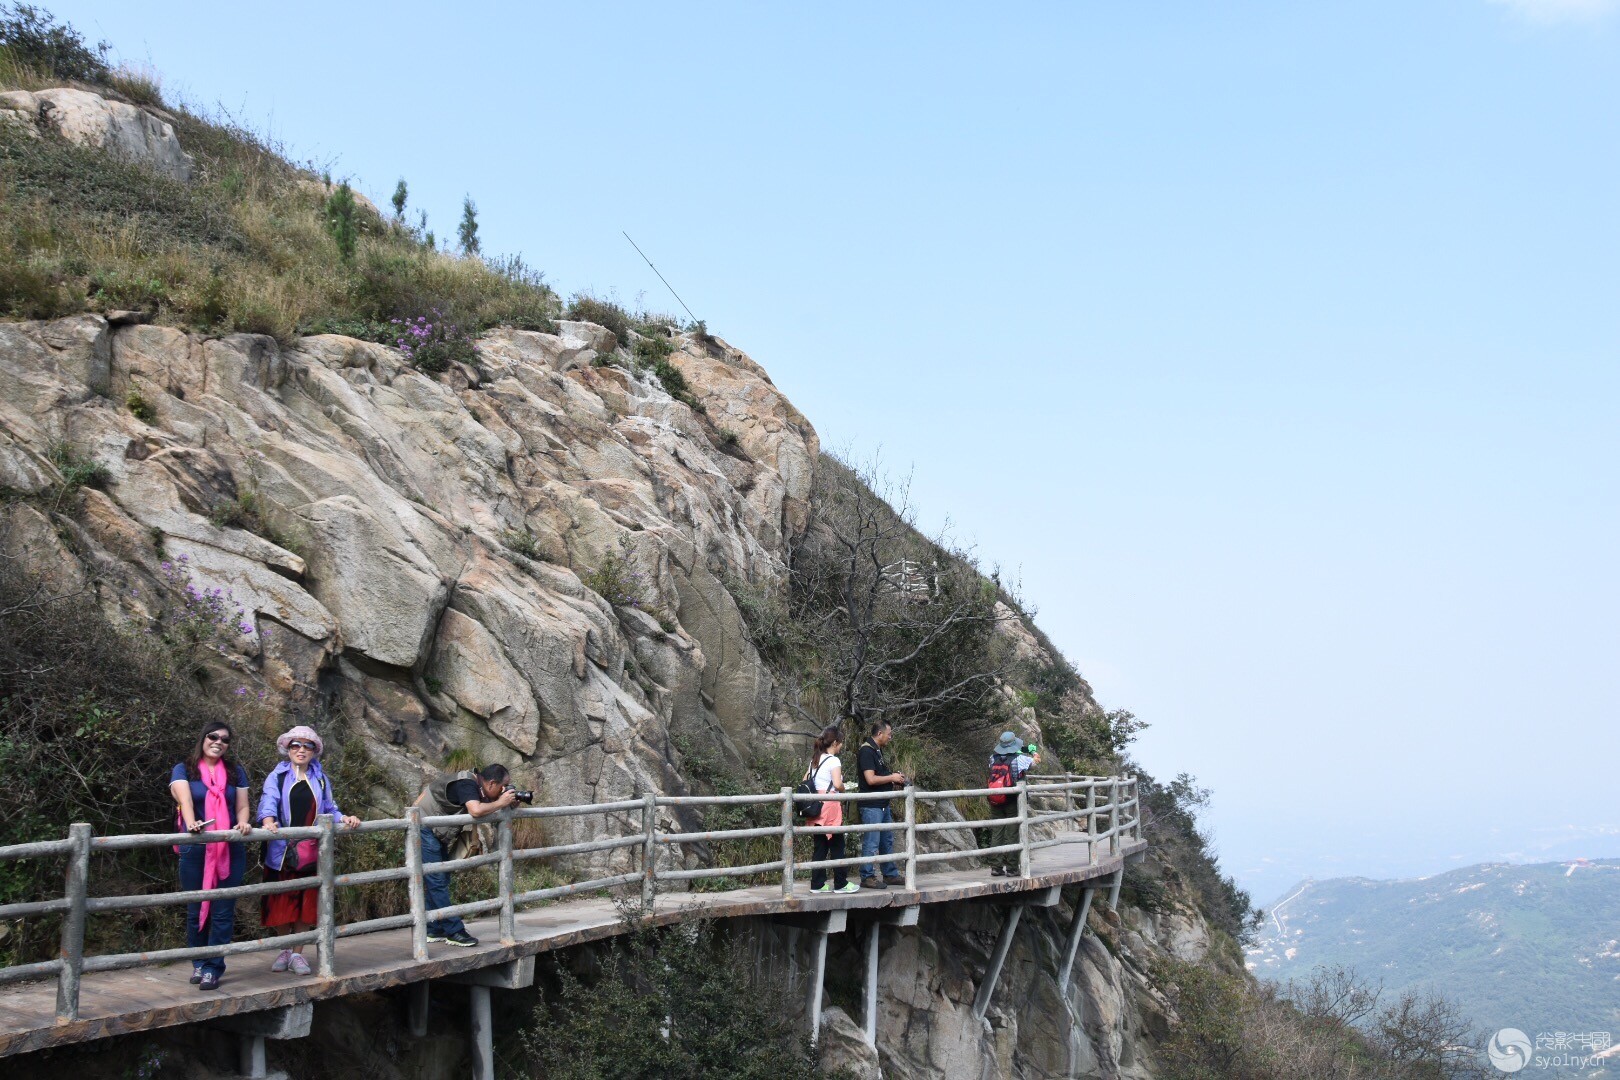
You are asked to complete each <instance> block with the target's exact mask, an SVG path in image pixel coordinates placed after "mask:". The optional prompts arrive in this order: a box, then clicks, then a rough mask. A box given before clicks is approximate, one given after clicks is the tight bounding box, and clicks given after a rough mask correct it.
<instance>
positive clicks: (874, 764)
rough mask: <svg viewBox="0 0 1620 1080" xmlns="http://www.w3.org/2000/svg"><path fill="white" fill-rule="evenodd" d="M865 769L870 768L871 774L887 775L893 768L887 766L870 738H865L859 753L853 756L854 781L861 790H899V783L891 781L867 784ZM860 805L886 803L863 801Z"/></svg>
mask: <svg viewBox="0 0 1620 1080" xmlns="http://www.w3.org/2000/svg"><path fill="white" fill-rule="evenodd" d="M867 770H871V772H872V775H873V776H888V775H889V774H890V773H891V772H893V771H894V770H893V769H891V768H889V763H888V762H887V761H884V760H883V751H882V750H880V749H879V748H878V747H877V745H876V744H875V743H873V742H872V740H871V739H867V740H866V741H865V742H863V743H861V749H860V751H859V753H857V754H856V756H855V783H856V786H857V787H858V788H859V789H860V790H861V791H897V790H899V788H900V785H899V784H896V783H893V782H890V783H887V784H868V783H867V782H866V773H867ZM860 805H862V806H886V805H888V804H887V803H880V802H863V803H861V804H860Z"/></svg>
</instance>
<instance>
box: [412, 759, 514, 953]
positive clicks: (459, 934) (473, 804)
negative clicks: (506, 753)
mask: <svg viewBox="0 0 1620 1080" xmlns="http://www.w3.org/2000/svg"><path fill="white" fill-rule="evenodd" d="M510 781H511V776H510V774H508V773H507V771H506V766H504V765H485V766H484V767H483V768H482V769H479V770H477V771H476V772H475V771H473V770H472V769H464V770H462V771H461V772H458V773H447V774H445V775H443V776H440V777H438V778H437V779H435V780H433V781H432V782H431V783H429V784H428V786H427V787H426V788H424V789H423V790H422V794H421V795H420V796H418V797H417V800H416V805H417V806H419V807H421V808H422V814H423V816H424V817H449V816H450V815H452V814H471V815H472V816H473V818H474V819H477V818H482V817H488V816H489V815H490V814H493V813H496V812H497V811H500V810H505V809H506V808H507V807H509V806H511V805H512V804H514V803H518V802H522V803H531V802H533V801H534V792H532V791H519V790H517V789H516V788H514V787H513V786H512V785H511V783H510ZM477 845H478V823H477V821H476V820H474V821H473V822H472V823H471V824H468V825H446V826H443V827H441V828H437V829H423V830H422V864H423V868H424V869H425V868H426V866H427V864H429V863H436V862H453V861H455V860H456V859H464V858H466V857H467V856H468V855H470V854H472V852H473V849H474V848H476V847H477ZM422 883H423V885H425V886H426V892H427V907H428V910H429V911H432V910H434V909H435V908H447V907H449V906H450V878H449V875H447V874H423V876H422ZM427 932H428V941H430V942H431V941H442V942H444V943H445V944H446V945H457V946H460V947H461V948H464V949H470V948H472V947H473V946H474V945H477V944H478V939H477V938H475V937H473V936H472V935H471V934H469V933H467V927H466V924H464V923H463V922H462V921H461V919H460V917H459V916H452V917H451V918H448V919H439V920H436V921H434V922H430V923H428V926H427Z"/></svg>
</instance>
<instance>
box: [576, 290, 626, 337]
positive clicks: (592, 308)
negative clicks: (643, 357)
mask: <svg viewBox="0 0 1620 1080" xmlns="http://www.w3.org/2000/svg"><path fill="white" fill-rule="evenodd" d="M568 317H569V318H570V319H576V320H578V321H579V322H588V323H595V324H596V325H597V326H601V327H604V328H606V329H608V330H611V331H612V332H613V337H614V339H615V340H617V341H618V343H619V344H620V345H625V344H628V343H629V341H630V313H629V312H628V311H625V310H624V308H622V307H620V306H619V305H618V304H615V303H614V302H613V301H611V300H603V299H601V298H600V297H596V296H592V295H590V294H589V293H576V294H575V296H574V298H573V299H572V300H570V301H569V302H568Z"/></svg>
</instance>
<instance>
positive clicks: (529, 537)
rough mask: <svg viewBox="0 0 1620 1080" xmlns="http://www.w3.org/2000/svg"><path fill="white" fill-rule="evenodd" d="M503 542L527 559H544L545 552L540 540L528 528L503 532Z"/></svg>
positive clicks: (509, 548)
mask: <svg viewBox="0 0 1620 1080" xmlns="http://www.w3.org/2000/svg"><path fill="white" fill-rule="evenodd" d="M501 543H503V544H505V545H506V547H507V549H508V550H510V551H515V552H517V553H518V554H519V555H522V556H523V557H524V558H525V559H544V558H545V553H544V552H542V551H541V550H540V541H539V539H538V538H537V537H536V536H535V535H534V533H532V532H530V531H529V530H528V529H527V528H524V529H508V530H506V531H505V532H503V533H502V534H501Z"/></svg>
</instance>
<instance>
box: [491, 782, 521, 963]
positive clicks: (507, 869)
mask: <svg viewBox="0 0 1620 1080" xmlns="http://www.w3.org/2000/svg"><path fill="white" fill-rule="evenodd" d="M495 835H496V837H497V838H498V840H499V843H500V850H501V871H500V878H499V881H500V885H499V888H500V891H501V944H502V945H512V944H515V943H516V942H517V911H516V909H515V907H514V904H513V898H514V897H515V896H517V869H516V867H514V866H513V863H512V818H511V814H510V811H508V813H507V816H505V817H502V818H501V820H500V822H499V823H498V824H497V825H496V826H495Z"/></svg>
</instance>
